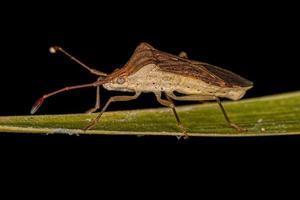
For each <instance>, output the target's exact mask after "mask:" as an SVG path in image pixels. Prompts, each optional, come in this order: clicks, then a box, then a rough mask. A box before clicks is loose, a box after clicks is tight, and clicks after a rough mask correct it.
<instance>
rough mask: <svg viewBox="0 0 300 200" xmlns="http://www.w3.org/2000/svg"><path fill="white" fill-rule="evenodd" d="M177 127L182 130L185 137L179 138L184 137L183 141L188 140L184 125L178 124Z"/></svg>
mask: <svg viewBox="0 0 300 200" xmlns="http://www.w3.org/2000/svg"><path fill="white" fill-rule="evenodd" d="M177 126H178V128H179V129H180V130H181V132H182V133H183V135H181V136H179V137H177V138H178V139H180V138H181V137H183V139H188V138H189V135H188V134H187V131H186V128H185V127H184V126H183V125H182V124H177Z"/></svg>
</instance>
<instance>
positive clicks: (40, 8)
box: [0, 2, 300, 156]
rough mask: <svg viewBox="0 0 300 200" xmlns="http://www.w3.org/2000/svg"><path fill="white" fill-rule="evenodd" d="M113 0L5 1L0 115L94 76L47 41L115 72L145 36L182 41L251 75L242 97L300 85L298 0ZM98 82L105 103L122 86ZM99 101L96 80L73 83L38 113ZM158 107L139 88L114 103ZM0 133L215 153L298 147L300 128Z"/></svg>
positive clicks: (33, 139)
mask: <svg viewBox="0 0 300 200" xmlns="http://www.w3.org/2000/svg"><path fill="white" fill-rule="evenodd" d="M112 4H113V5H106V4H103V3H99V5H98V4H88V3H86V4H77V3H75V2H73V3H72V4H60V3H54V2H51V3H50V2H48V3H43V5H39V4H36V3H35V4H32V5H31V4H29V3H26V4H24V5H22V4H17V5H8V6H7V8H6V9H7V12H3V13H1V15H2V16H1V68H0V74H1V79H0V88H1V104H0V115H27V114H29V112H30V109H31V106H32V104H33V103H34V101H35V100H36V99H37V98H39V97H40V96H41V95H43V94H44V93H47V92H51V91H53V90H56V89H59V88H61V87H64V86H68V85H76V84H82V83H89V82H92V81H94V80H96V77H95V76H93V75H90V74H89V73H88V72H87V71H85V70H84V69H83V68H81V67H80V66H78V65H77V64H74V63H73V62H72V61H70V60H68V59H67V58H66V57H64V56H62V55H51V54H50V53H49V51H48V49H49V46H51V45H60V46H62V47H64V48H65V49H66V50H68V51H69V52H70V53H72V54H73V55H74V56H76V57H78V58H79V59H80V60H82V61H83V62H84V63H86V64H87V65H89V66H93V67H94V68H96V69H99V70H101V71H104V72H107V73H109V72H112V71H113V70H114V69H115V68H117V67H122V65H124V64H125V62H126V61H127V60H128V59H129V57H130V56H131V54H132V52H133V50H134V49H135V47H136V46H137V45H138V44H139V43H140V42H143V41H144V42H148V43H150V44H152V45H153V46H154V47H156V48H158V49H160V50H163V51H166V52H169V53H172V54H178V53H179V52H180V51H182V50H184V51H186V52H187V53H188V55H189V57H190V58H192V59H195V60H200V61H204V62H208V63H211V64H215V65H217V66H221V67H223V68H226V69H229V70H231V71H234V72H236V73H237V74H240V75H241V76H243V77H245V78H247V79H249V80H251V81H253V82H254V88H253V89H251V90H250V91H249V92H248V93H247V94H246V97H255V96H263V95H269V94H274V93H281V92H288V91H295V90H299V87H300V85H299V82H300V81H299V78H298V70H297V68H298V67H299V66H298V59H297V58H298V57H297V55H298V50H297V48H298V47H299V37H298V35H299V31H298V29H297V26H298V24H299V21H298V20H297V15H298V14H297V13H296V11H295V9H293V5H281V4H276V3H272V4H271V3H270V4H261V3H259V4H255V3H232V4H229V3H226V4H225V3H224V4H220V3H216V2H215V3H212V4H211V5H204V4H196V3H195V4H193V3H191V2H169V3H164V4H163V3H162V2H140V3H133V4H128V2H127V3H125V2H124V3H120V2H116V3H112ZM102 91H103V92H102V102H105V101H106V100H107V99H108V98H109V97H110V96H112V95H115V94H119V93H116V92H107V91H104V90H102ZM94 102H95V89H84V90H78V91H72V92H70V93H66V94H61V95H58V96H55V97H53V98H50V99H49V100H47V102H45V104H44V105H43V106H42V107H41V108H40V110H39V111H38V114H58V113H61V114H62V113H80V112H84V111H85V110H87V109H89V108H91V107H92V106H93V105H94ZM178 104H181V103H180V102H178ZM158 106H159V104H158V103H156V101H155V98H154V97H153V95H152V94H143V95H142V96H141V97H140V98H139V99H138V100H135V101H132V102H123V103H115V104H113V105H112V106H111V107H110V109H109V110H120V109H137V108H143V107H147V108H148V107H158ZM1 141H3V143H11V142H13V143H17V144H25V146H27V147H28V146H31V145H37V146H39V145H41V146H43V145H45V144H50V146H51V145H53V144H55V145H58V146H59V147H63V146H65V145H66V144H67V146H68V147H70V148H71V149H72V150H75V149H76V148H77V147H79V148H82V149H85V148H92V147H91V146H89V144H93V145H94V148H96V149H97V147H96V146H101V145H104V147H105V148H108V149H110V150H112V149H113V148H115V147H120V146H122V147H124V145H125V149H126V147H128V146H131V147H132V146H134V148H137V149H140V148H141V147H144V145H146V146H147V145H148V147H149V144H150V146H152V145H153V144H155V145H157V144H159V145H158V146H156V148H157V147H160V148H158V149H163V148H164V146H165V145H168V144H169V145H170V144H172V145H173V144H174V146H172V148H171V149H174V147H183V148H180V149H186V147H189V146H188V145H191V146H192V147H193V148H192V149H189V150H191V151H187V152H194V151H193V149H194V148H196V149H198V150H199V151H200V150H204V151H207V152H209V151H213V152H215V153H216V152H219V149H221V151H224V150H226V149H228V148H231V149H239V148H244V149H245V147H246V148H247V147H250V151H252V150H254V149H256V150H260V149H262V148H264V146H265V145H268V144H274V143H275V144H276V145H283V144H287V143H288V142H292V144H293V145H292V147H295V148H296V146H297V144H298V143H297V141H298V142H299V137H296V136H290V137H275V138H264V137H262V138H256V139H254V138H239V139H229V138H217V139H212V138H192V139H190V140H188V141H177V139H176V138H175V137H174V138H173V137H141V138H136V137H132V136H128V137H124V136H122V137H121V136H120V137H119V136H80V137H77V136H61V135H57V136H28V135H26V136H23V135H22V134H21V135H19V134H17V135H14V136H12V134H4V133H3V134H1ZM93 145H92V146H93ZM41 146H39V147H41ZM257 146H258V148H257ZM200 147H201V149H200ZM273 147H274V146H273ZM276 147H277V146H276ZM276 147H274V148H273V149H275V148H276ZM66 148H67V147H66ZM151 149H152V147H151ZM93 150H94V149H93ZM248 150H249V149H248ZM176 152H177V151H176ZM179 152H180V151H179ZM233 152H235V151H234V150H233V151H232V152H230V153H233ZM177 153H178V152H177ZM183 154H184V153H183ZM216 154H217V153H216ZM266 156H267V155H266Z"/></svg>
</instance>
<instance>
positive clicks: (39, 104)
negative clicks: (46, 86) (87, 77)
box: [31, 81, 99, 114]
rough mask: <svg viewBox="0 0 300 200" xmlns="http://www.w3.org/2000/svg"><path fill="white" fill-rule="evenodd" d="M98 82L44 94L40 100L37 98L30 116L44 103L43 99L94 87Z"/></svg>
mask: <svg viewBox="0 0 300 200" xmlns="http://www.w3.org/2000/svg"><path fill="white" fill-rule="evenodd" d="M98 85H99V84H98V81H96V82H94V83H89V84H83V85H75V86H70V87H64V88H62V89H60V90H56V91H54V92H51V93H48V94H45V95H43V96H42V97H41V98H39V99H38V100H37V101H36V102H35V103H34V105H33V106H32V109H31V114H34V113H35V112H36V111H37V110H38V109H39V107H40V106H41V105H42V103H43V102H44V100H45V99H47V98H49V97H51V96H53V95H56V94H58V93H62V92H66V91H69V90H75V89H80V88H87V87H96V86H98Z"/></svg>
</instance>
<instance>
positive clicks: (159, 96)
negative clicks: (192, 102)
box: [155, 92, 188, 137]
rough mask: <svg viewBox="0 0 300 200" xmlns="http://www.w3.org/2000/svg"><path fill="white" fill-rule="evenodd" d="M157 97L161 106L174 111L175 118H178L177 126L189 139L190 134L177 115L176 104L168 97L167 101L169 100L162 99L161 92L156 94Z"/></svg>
mask: <svg viewBox="0 0 300 200" xmlns="http://www.w3.org/2000/svg"><path fill="white" fill-rule="evenodd" d="M155 96H156V99H157V101H158V102H159V103H160V104H161V105H163V106H167V107H169V108H171V109H172V111H173V113H174V116H175V118H176V122H177V126H178V127H179V128H180V130H181V131H182V133H183V134H184V135H185V137H188V134H187V133H186V130H185V128H184V127H183V125H182V124H181V121H180V119H179V116H178V114H177V112H176V109H175V105H174V103H173V102H172V100H171V99H170V98H169V97H168V96H167V99H168V100H164V99H162V98H161V92H157V93H155Z"/></svg>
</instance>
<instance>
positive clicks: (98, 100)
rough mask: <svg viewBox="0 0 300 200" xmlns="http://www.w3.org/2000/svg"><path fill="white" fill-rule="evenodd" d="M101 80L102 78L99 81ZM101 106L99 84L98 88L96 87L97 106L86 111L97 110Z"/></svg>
mask: <svg viewBox="0 0 300 200" xmlns="http://www.w3.org/2000/svg"><path fill="white" fill-rule="evenodd" d="M100 80H101V78H98V81H100ZM99 108H100V86H99V85H98V86H97V89H96V103H95V107H94V108H91V109H89V110H87V111H86V113H93V112H96V111H97V110H98V109H99Z"/></svg>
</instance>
